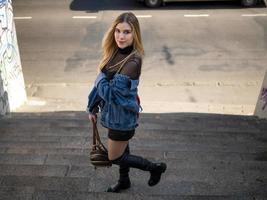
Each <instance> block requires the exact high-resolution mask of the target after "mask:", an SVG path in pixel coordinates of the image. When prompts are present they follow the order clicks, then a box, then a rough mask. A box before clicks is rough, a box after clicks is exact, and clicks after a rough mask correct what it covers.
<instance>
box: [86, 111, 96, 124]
mask: <svg viewBox="0 0 267 200" xmlns="http://www.w3.org/2000/svg"><path fill="white" fill-rule="evenodd" d="M88 118H89V120H90V121H91V122H93V123H96V122H97V115H94V114H91V113H89V114H88Z"/></svg>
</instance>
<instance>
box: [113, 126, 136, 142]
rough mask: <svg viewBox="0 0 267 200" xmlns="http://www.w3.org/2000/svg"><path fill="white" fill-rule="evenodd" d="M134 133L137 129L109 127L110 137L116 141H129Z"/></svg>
mask: <svg viewBox="0 0 267 200" xmlns="http://www.w3.org/2000/svg"><path fill="white" fill-rule="evenodd" d="M134 133H135V129H134V130H130V131H120V130H114V129H108V138H109V139H111V140H116V141H128V140H130V139H131V138H132V137H133V136H134Z"/></svg>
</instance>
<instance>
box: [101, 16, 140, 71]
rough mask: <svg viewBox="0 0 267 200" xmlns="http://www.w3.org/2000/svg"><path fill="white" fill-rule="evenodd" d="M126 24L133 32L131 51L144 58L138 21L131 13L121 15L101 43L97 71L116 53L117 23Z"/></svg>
mask: <svg viewBox="0 0 267 200" xmlns="http://www.w3.org/2000/svg"><path fill="white" fill-rule="evenodd" d="M123 22H126V23H128V24H129V25H130V26H131V28H132V31H133V49H134V50H135V51H136V52H137V53H138V54H139V55H140V56H144V48H143V44H142V38H141V32H140V26H139V22H138V19H137V18H136V16H135V15H134V14H133V13H131V12H125V13H122V14H121V15H119V16H118V17H117V19H116V20H115V21H114V22H113V23H112V25H111V27H110V28H109V30H108V31H107V32H106V34H105V36H104V38H103V41H102V48H103V55H102V59H101V61H100V64H99V69H100V70H101V69H103V67H104V66H105V65H106V64H107V63H108V62H109V60H110V59H111V58H112V56H113V55H114V54H115V53H116V51H117V49H118V46H117V44H116V41H115V37H114V32H115V28H116V26H117V25H118V24H119V23H123Z"/></svg>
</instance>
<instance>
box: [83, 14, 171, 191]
mask: <svg viewBox="0 0 267 200" xmlns="http://www.w3.org/2000/svg"><path fill="white" fill-rule="evenodd" d="M102 46H103V58H102V60H101V62H100V65H99V68H100V73H99V75H98V77H97V78H96V81H95V85H94V88H93V90H92V91H91V93H90V95H89V97H88V99H89V101H88V106H87V112H88V113H89V120H90V121H92V122H96V120H97V116H96V113H97V112H98V109H99V108H100V110H101V124H102V125H103V126H104V127H106V128H107V129H108V157H109V160H110V161H111V162H112V163H113V164H117V165H119V173H120V177H119V181H118V183H117V184H116V185H114V186H111V187H109V188H108V190H107V192H120V191H121V190H124V189H127V188H129V187H130V186H131V182H130V179H129V169H130V168H131V167H133V168H138V169H141V170H144V171H149V172H150V179H149V181H148V185H149V186H154V185H156V184H157V183H158V182H159V181H160V177H161V174H162V173H164V172H165V170H166V167H167V166H166V164H165V163H152V162H150V161H148V160H147V159H144V158H142V157H140V156H135V155H132V154H130V150H129V140H130V139H131V138H132V137H133V136H134V133H135V128H136V127H137V126H138V124H137V119H138V114H139V110H140V106H139V98H138V94H137V87H138V84H139V77H140V74H141V65H142V56H143V55H144V49H143V45H142V40H141V34H140V27H139V22H138V20H137V18H136V16H135V15H134V14H133V13H130V12H127V13H123V14H121V15H120V16H118V18H117V19H116V20H115V21H114V22H113V24H112V26H111V27H110V29H109V30H108V32H107V33H106V35H105V37H104V39H103V45H102Z"/></svg>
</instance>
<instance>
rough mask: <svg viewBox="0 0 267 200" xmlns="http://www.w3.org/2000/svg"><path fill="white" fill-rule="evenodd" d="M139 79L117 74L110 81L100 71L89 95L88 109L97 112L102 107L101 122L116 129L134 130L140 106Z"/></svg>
mask: <svg viewBox="0 0 267 200" xmlns="http://www.w3.org/2000/svg"><path fill="white" fill-rule="evenodd" d="M138 84H139V80H132V79H130V78H129V77H128V76H126V75H123V74H116V75H115V76H114V78H113V79H112V80H110V81H108V80H107V78H106V75H105V74H104V73H100V74H99V75H98V77H97V79H96V81H95V85H94V88H93V89H92V91H91V92H90V94H89V96H88V106H87V111H88V112H90V113H96V112H97V111H98V110H97V107H98V106H99V107H100V109H101V118H100V122H101V124H102V125H103V126H104V127H106V128H110V129H115V130H133V129H135V128H136V127H137V126H138V124H137V118H138V113H139V111H140V106H139V104H138V102H137V87H138Z"/></svg>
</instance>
